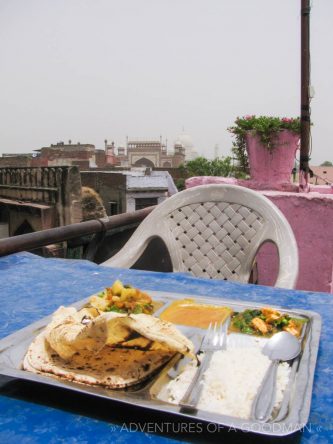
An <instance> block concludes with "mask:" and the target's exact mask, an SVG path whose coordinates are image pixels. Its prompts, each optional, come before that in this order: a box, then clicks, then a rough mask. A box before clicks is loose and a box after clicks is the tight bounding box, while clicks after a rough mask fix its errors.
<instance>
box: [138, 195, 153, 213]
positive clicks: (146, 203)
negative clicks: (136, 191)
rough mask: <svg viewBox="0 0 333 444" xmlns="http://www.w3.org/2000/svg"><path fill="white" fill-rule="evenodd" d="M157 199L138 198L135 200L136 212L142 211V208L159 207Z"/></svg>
mask: <svg viewBox="0 0 333 444" xmlns="http://www.w3.org/2000/svg"><path fill="white" fill-rule="evenodd" d="M157 203H158V202H157V197H138V198H137V199H135V210H142V208H147V207H151V206H152V205H157Z"/></svg>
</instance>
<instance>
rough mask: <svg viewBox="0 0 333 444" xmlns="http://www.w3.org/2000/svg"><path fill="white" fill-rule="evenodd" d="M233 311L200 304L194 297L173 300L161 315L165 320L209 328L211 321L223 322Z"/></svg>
mask: <svg viewBox="0 0 333 444" xmlns="http://www.w3.org/2000/svg"><path fill="white" fill-rule="evenodd" d="M231 313H232V309H231V308H229V307H221V306H219V305H208V304H200V303H197V302H195V301H194V300H193V299H181V300H179V301H174V302H172V303H171V304H170V305H169V306H168V307H167V308H166V309H165V310H164V311H163V312H162V313H161V315H160V318H161V319H162V320H164V321H168V322H172V323H174V324H179V325H188V326H191V327H199V328H208V326H209V324H210V323H211V322H219V323H222V322H224V321H225V319H226V318H227V317H228V316H229V315H230V314H231Z"/></svg>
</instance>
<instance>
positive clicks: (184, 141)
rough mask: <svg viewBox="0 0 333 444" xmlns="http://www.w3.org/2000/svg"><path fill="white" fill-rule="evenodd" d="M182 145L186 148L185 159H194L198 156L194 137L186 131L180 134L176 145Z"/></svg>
mask: <svg viewBox="0 0 333 444" xmlns="http://www.w3.org/2000/svg"><path fill="white" fill-rule="evenodd" d="M176 145H177V146H182V147H183V148H184V154H185V161H186V162H188V161H189V160H193V159H195V158H196V157H198V152H197V151H196V150H195V148H194V145H193V142H192V138H191V136H189V135H188V134H185V133H184V132H183V133H182V134H179V136H178V137H177V140H176V142H175V146H176Z"/></svg>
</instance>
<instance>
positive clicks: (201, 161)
mask: <svg viewBox="0 0 333 444" xmlns="http://www.w3.org/2000/svg"><path fill="white" fill-rule="evenodd" d="M185 171H186V175H187V177H190V176H222V177H226V176H229V175H230V174H231V173H233V166H232V159H231V157H229V156H227V157H221V158H217V159H214V160H208V159H206V158H205V157H197V158H196V159H194V160H190V161H189V162H187V163H186V165H185Z"/></svg>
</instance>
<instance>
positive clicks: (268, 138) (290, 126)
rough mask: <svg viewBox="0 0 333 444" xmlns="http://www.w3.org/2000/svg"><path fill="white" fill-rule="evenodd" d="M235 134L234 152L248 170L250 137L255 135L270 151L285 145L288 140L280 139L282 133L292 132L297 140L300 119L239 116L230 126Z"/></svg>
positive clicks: (241, 164) (230, 129)
mask: <svg viewBox="0 0 333 444" xmlns="http://www.w3.org/2000/svg"><path fill="white" fill-rule="evenodd" d="M228 131H229V132H230V133H232V134H233V136H234V141H233V146H232V152H233V154H234V155H235V157H236V158H237V160H238V162H239V166H240V168H241V169H242V170H243V171H248V167H249V162H248V161H249V159H248V152H247V144H248V140H249V137H255V138H256V139H257V141H258V142H259V143H258V144H259V145H260V147H261V148H262V147H264V148H265V149H266V150H267V151H268V152H269V153H271V154H272V153H273V151H274V150H275V149H276V148H278V147H283V145H286V142H284V141H282V142H281V141H280V136H281V135H282V134H286V132H288V133H289V134H292V136H293V137H294V139H295V140H297V139H298V138H299V134H300V119H299V117H296V118H289V117H273V116H258V117H257V116H255V115H248V116H244V117H237V119H236V120H235V123H234V125H233V126H231V127H229V128H228Z"/></svg>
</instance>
